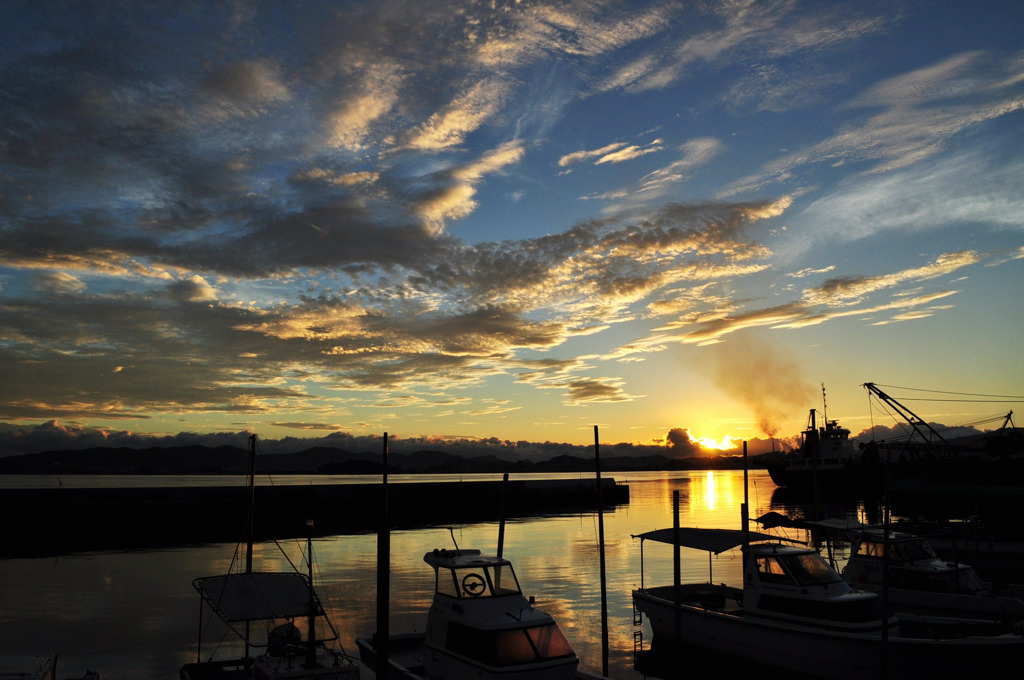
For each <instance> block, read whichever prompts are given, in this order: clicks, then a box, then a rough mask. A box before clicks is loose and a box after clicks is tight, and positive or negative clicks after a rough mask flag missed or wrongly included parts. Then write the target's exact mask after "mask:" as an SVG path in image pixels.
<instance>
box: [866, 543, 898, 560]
mask: <svg viewBox="0 0 1024 680" xmlns="http://www.w3.org/2000/svg"><path fill="white" fill-rule="evenodd" d="M857 554H858V555H863V556H864V557H877V558H879V559H881V558H882V556H883V555H885V543H881V542H876V541H862V542H861V544H860V545H859V546H858V547H857ZM894 554H895V551H894V550H893V547H892V545H891V544H890V545H889V555H890V556H892V555H894Z"/></svg>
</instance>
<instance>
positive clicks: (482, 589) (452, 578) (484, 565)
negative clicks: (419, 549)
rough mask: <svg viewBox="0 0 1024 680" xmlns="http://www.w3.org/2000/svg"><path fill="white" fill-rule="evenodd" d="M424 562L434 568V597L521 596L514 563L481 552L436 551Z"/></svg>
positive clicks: (429, 554) (426, 556) (428, 555)
mask: <svg viewBox="0 0 1024 680" xmlns="http://www.w3.org/2000/svg"><path fill="white" fill-rule="evenodd" d="M423 561H424V562H426V563H427V564H429V565H430V566H432V567H433V568H434V575H435V593H436V594H437V595H444V596H447V597H454V598H458V599H474V600H475V599H477V598H491V597H504V596H507V595H521V594H522V591H521V590H520V589H519V581H517V580H516V574H515V571H513V569H512V563H511V562H509V561H508V560H504V559H501V558H497V557H487V556H483V557H482V556H481V555H480V551H479V550H435V551H433V552H430V553H427V554H426V555H425V556H424V557H423Z"/></svg>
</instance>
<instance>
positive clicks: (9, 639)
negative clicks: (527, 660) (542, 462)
mask: <svg viewBox="0 0 1024 680" xmlns="http://www.w3.org/2000/svg"><path fill="white" fill-rule="evenodd" d="M614 476H615V478H616V479H617V480H618V481H622V482H627V483H629V485H630V492H631V500H630V503H629V505H626V506H620V507H618V508H616V509H615V510H614V511H608V512H606V513H605V519H604V524H605V543H606V563H607V584H608V587H607V596H608V615H609V624H608V625H609V646H610V653H609V660H610V671H609V674H610V675H611V676H612V677H613V678H616V679H618V680H633V679H634V678H641V677H643V676H642V675H641V674H640V673H638V672H637V671H635V670H634V668H633V660H634V631H635V630H636V629H635V628H634V625H633V607H632V599H631V591H632V589H633V588H634V587H637V586H639V584H640V545H639V540H637V539H634V538H632V536H633V535H634V534H639V533H642V532H644V531H648V530H651V529H658V528H664V527H670V526H671V525H672V491H673V490H679V491H680V496H681V501H680V505H681V507H680V515H681V519H680V523H681V524H682V525H683V526H700V527H722V528H739V527H740V504H741V503H742V501H743V473H742V472H740V471H707V472H705V471H700V472H677V473H640V474H628V475H614ZM136 479H137V480H138V481H137V483H138V485H139V486H151V485H153V478H150V477H145V478H136ZM303 479H306V482H303V483H307V482H308V479H307V478H303ZM418 479H419V480H422V478H418ZM5 481H7V480H5ZM63 481H64V483H65V484H68V483H71V482H70V481H69V480H68V479H65V480H63ZM122 481H124V480H122ZM331 481H332V482H335V483H336V482H337V481H338V479H337V478H334V479H332V480H331ZM389 481H392V480H391V478H389ZM275 483H287V482H283V481H282V480H275ZM0 486H3V484H0ZM774 488H775V486H774V484H772V482H771V480H770V479H769V478H768V475H767V473H766V472H764V471H762V470H757V471H752V472H751V473H750V505H751V516H752V517H756V516H757V515H758V514H760V513H763V512H767V511H768V510H769V509H772V508H771V507H770V506H771V503H770V501H771V493H772V491H773V490H774ZM7 521H16V519H15V518H7ZM453 529H454V538H455V541H456V542H457V543H458V545H459V547H462V548H477V549H480V550H482V551H483V552H485V553H493V552H494V551H495V550H496V547H497V535H498V527H497V523H496V522H494V523H484V524H473V525H464V526H455V527H453ZM597 536H598V520H597V516H596V514H594V513H578V514H570V515H560V516H554V517H533V518H528V519H524V520H519V521H514V522H510V523H509V524H508V525H507V527H506V530H505V556H506V557H508V558H509V559H510V560H511V561H512V564H513V566H514V567H515V569H516V573H517V575H518V577H519V581H520V585H521V586H522V588H523V591H524V593H525V594H526V595H527V596H529V595H533V596H535V597H536V599H537V606H538V607H540V608H542V609H544V610H546V611H547V612H549V613H550V614H552V615H553V616H554V617H555V619H556V620H557V621H558V622H559V624H560V626H561V627H562V630H563V632H564V633H565V634H566V637H568V639H569V640H570V642H572V644H573V646H574V648H575V649H576V652H577V653H578V654H579V656H580V658H581V667H583V668H585V669H587V670H590V671H593V672H600V671H601V625H600V611H601V606H600V602H601V599H600V578H599V554H598V541H597ZM41 540H45V537H41ZM450 547H453V546H452V535H451V533H450V532H449V529H448V528H445V527H436V528H424V529H418V530H413V531H397V532H395V533H394V534H393V535H392V537H391V595H392V599H391V630H392V632H400V631H409V630H423V627H424V625H425V615H426V608H427V606H429V602H430V598H431V597H432V595H433V574H432V571H431V569H430V567H428V566H427V565H426V564H424V563H423V555H424V553H426V552H428V551H430V550H432V549H434V548H450ZM659 548H663V549H659ZM282 549H283V551H284V552H282ZM303 549H304V542H303V541H291V542H288V543H284V544H282V545H281V546H280V547H279V546H277V545H276V544H274V543H266V544H260V545H257V546H256V554H255V560H254V563H255V565H256V568H257V569H259V570H274V569H288V568H290V567H289V561H291V562H293V563H298V562H299V561H300V560H301V559H302V557H301V553H302V550H303ZM235 551H236V546H235V545H234V544H223V543H221V544H212V545H204V546H196V547H182V548H177V549H163V550H142V551H131V552H102V553H80V554H75V555H68V556H63V557H56V558H48V559H9V560H0V656H3V655H5V654H26V653H51V652H56V653H57V654H59V657H60V662H59V666H58V674H59V676H60V677H64V678H67V677H75V676H77V675H81V674H82V673H84V671H85V670H86V669H94V670H98V671H100V672H101V673H102V674H103V677H104V679H105V680H118V679H121V678H124V679H129V678H131V679H137V678H176V677H177V672H178V669H179V668H180V667H181V666H182V665H183V664H185V663H188V662H189V661H194V660H195V654H196V646H197V636H198V629H199V612H200V606H199V596H198V595H197V594H196V592H195V590H194V589H193V588H192V580H193V579H194V578H196V577H199V576H209V575H215V574H220V573H224V572H226V571H228V570H229V567H230V566H231V560H232V558H233V557H234V556H235ZM376 551H377V541H376V535H375V534H359V535H351V536H332V537H328V538H324V539H319V540H316V541H315V542H314V553H315V555H316V563H317V568H318V570H319V574H318V591H319V593H320V596H321V599H322V600H323V603H324V606H325V608H326V609H327V611H328V613H329V615H330V617H331V619H332V621H333V622H334V626H335V627H336V628H337V630H338V633H339V635H340V640H341V642H342V644H343V646H344V648H345V649H346V650H347V651H349V652H351V653H355V652H356V649H355V644H354V642H353V640H354V639H355V638H356V637H361V636H365V635H368V634H370V633H372V632H373V630H374V627H375V624H374V618H375V614H376V602H375V597H376ZM644 552H645V555H644V561H645V578H646V582H647V583H648V584H651V583H655V582H668V581H669V580H670V579H671V570H672V560H671V549H670V548H669V547H668V546H658V545H657V544H652V543H647V544H645V546H644ZM711 567H712V568H713V570H714V580H715V581H716V582H721V581H725V582H730V581H731V582H736V581H737V577H738V574H739V556H738V554H737V553H735V552H733V553H726V554H723V555H720V556H717V557H715V558H713V559H712V563H711ZM708 568H709V561H708V557H707V555H706V554H704V553H697V552H692V553H691V552H690V551H684V554H683V579H684V581H685V580H689V579H695V580H703V579H706V578H707V571H708ZM204 621H205V619H204ZM641 630H643V629H642V628H641ZM223 634H224V631H223V630H218V629H216V628H215V627H213V626H211V627H210V628H209V629H208V630H207V634H206V635H205V636H204V641H203V648H202V650H203V658H204V659H205V658H207V657H208V656H209V655H210V654H211V653H212V652H214V649H215V647H216V642H217V639H218V638H219V637H221V636H222V635H223ZM643 634H644V637H643V639H644V640H645V641H649V640H650V630H649V629H647V630H643ZM224 640H225V645H224V646H222V647H221V651H222V652H224V653H223V654H220V653H218V656H219V657H225V656H227V655H228V654H230V651H232V650H233V651H237V648H232V647H231V645H230V644H228V641H229V640H231V635H230V633H228V634H227V636H226V637H225V638H224Z"/></svg>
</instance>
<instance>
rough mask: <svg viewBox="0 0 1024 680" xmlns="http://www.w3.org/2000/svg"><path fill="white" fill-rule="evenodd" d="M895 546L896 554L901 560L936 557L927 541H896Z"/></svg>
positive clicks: (910, 560) (912, 560)
mask: <svg viewBox="0 0 1024 680" xmlns="http://www.w3.org/2000/svg"><path fill="white" fill-rule="evenodd" d="M896 546H897V549H896V554H897V555H898V556H899V558H900V559H901V560H903V561H906V562H915V561H917V560H930V559H932V558H934V557H938V555H936V554H935V551H934V550H932V547H931V545H929V543H928V542H927V541H907V542H905V543H897V544H896Z"/></svg>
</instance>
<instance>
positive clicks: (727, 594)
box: [644, 583, 743, 614]
mask: <svg viewBox="0 0 1024 680" xmlns="http://www.w3.org/2000/svg"><path fill="white" fill-rule="evenodd" d="M644 591H645V592H646V593H647V594H648V595H650V596H652V597H657V598H661V599H664V600H668V601H673V600H674V599H675V594H674V590H673V586H655V587H653V588H645V589H644ZM679 601H680V602H682V603H683V604H687V605H690V606H692V607H699V608H701V609H709V610H713V611H717V612H722V613H723V614H742V613H743V591H742V590H740V589H739V588H732V587H730V586H726V585H723V584H716V583H685V584H683V585H681V586H679Z"/></svg>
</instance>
